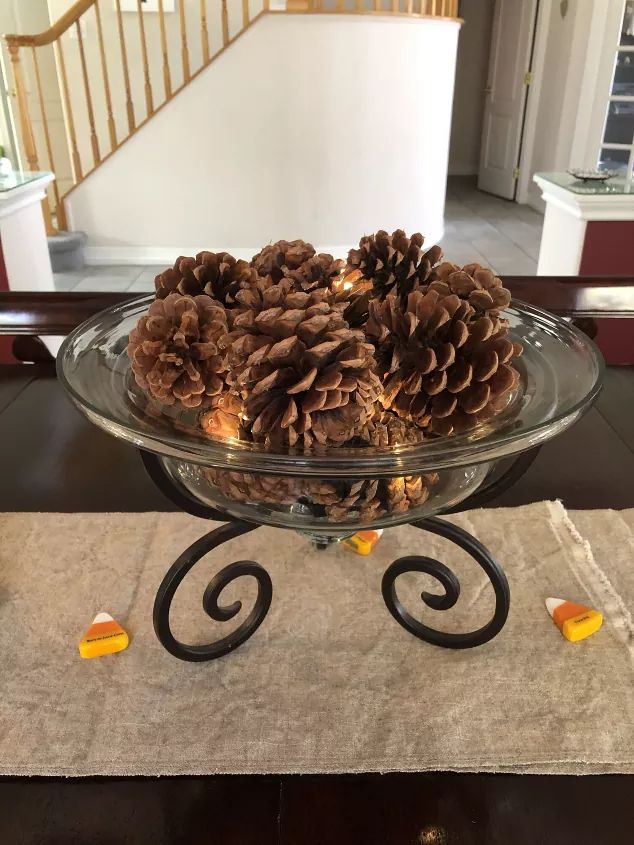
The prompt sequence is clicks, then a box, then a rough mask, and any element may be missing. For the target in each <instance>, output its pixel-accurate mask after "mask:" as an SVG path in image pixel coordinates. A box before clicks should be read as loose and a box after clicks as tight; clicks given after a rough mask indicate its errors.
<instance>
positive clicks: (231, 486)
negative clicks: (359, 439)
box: [57, 296, 603, 536]
mask: <svg viewBox="0 0 634 845" xmlns="http://www.w3.org/2000/svg"><path fill="white" fill-rule="evenodd" d="M152 299H153V297H152V296H147V297H143V298H140V299H135V300H131V301H129V302H126V303H124V304H122V305H118V306H115V307H113V308H109V309H107V310H106V311H102V312H101V313H99V314H96V315H95V316H94V317H92V318H91V319H90V320H87V321H86V322H85V323H83V324H82V325H81V326H79V327H78V328H77V329H76V330H75V331H74V332H73V333H72V334H71V335H69V336H68V337H67V338H66V340H65V341H64V343H63V345H62V347H61V349H60V352H59V355H58V358H57V367H58V375H59V378H60V380H61V382H62V384H63V385H64V387H65V388H66V390H67V391H68V392H69V394H70V396H71V397H72V399H73V401H74V402H75V403H76V404H77V406H78V407H79V408H80V410H81V411H82V412H83V413H84V414H85V415H86V416H87V417H88V418H89V419H90V420H91V421H92V422H94V423H95V424H96V425H98V426H100V427H101V428H103V429H105V430H106V431H108V432H109V433H111V434H113V435H114V436H116V437H119V438H121V439H123V440H126V441H128V442H130V443H132V444H134V445H135V446H138V447H139V448H141V449H145V450H147V451H149V452H153V453H155V454H158V455H159V456H160V459H161V461H162V464H163V468H164V470H165V471H166V472H167V473H168V475H169V476H170V478H171V479H172V481H173V482H174V484H176V485H177V486H178V487H179V488H180V489H181V491H184V492H186V493H187V494H188V495H189V497H190V498H193V499H194V500H196V501H198V502H202V503H204V504H207V505H210V506H212V507H214V508H217V509H218V510H221V511H223V512H225V513H227V514H229V515H231V516H233V517H237V518H240V519H246V520H250V521H253V522H258V523H266V524H270V525H277V526H281V527H284V528H295V529H298V530H301V531H303V532H305V533H308V534H312V535H320V534H321V535H328V536H345V535H346V534H350V533H353V532H354V531H356V530H359V528H362V527H366V528H368V527H379V526H387V525H395V524H399V523H402V522H410V521H413V520H415V519H420V518H422V517H425V516H429V515H431V514H434V513H438V512H440V511H442V510H447V509H449V508H451V507H455V506H456V505H457V504H459V503H460V502H461V501H463V500H464V499H466V498H467V497H468V496H469V495H471V494H472V493H473V492H475V490H477V488H478V487H479V486H480V485H481V484H482V483H483V482H484V480H485V479H486V478H487V475H488V473H489V472H490V471H491V469H492V467H493V466H494V464H495V463H496V462H497V461H500V460H501V459H503V458H508V457H510V456H514V455H517V454H519V453H520V452H523V451H526V450H528V449H531V448H533V447H534V446H537V445H540V444H541V443H544V442H545V441H546V440H548V439H550V438H551V437H553V436H555V435H556V434H559V433H561V432H562V431H564V430H565V429H567V428H569V427H570V426H571V425H572V424H573V423H574V422H575V421H576V420H577V419H578V418H579V417H580V416H581V415H582V414H583V412H584V411H585V410H586V409H587V408H588V407H589V406H590V405H591V403H592V401H593V400H594V398H595V397H596V395H597V394H598V392H599V389H600V385H601V377H602V370H603V361H602V358H601V355H600V353H599V352H598V350H597V348H596V347H595V346H594V344H593V343H592V341H591V340H590V339H589V338H587V337H586V336H585V335H583V334H581V333H580V332H579V331H577V329H575V328H574V327H573V326H572V325H571V324H570V323H569V322H567V321H566V320H563V319H560V318H557V317H554V316H553V315H551V314H549V313H547V312H545V311H542V310H540V309H538V308H534V307H532V306H530V305H526V304H524V303H521V302H516V301H513V302H512V303H511V305H510V307H509V308H508V309H507V310H506V311H505V313H504V317H505V318H506V319H507V320H508V322H509V334H510V337H511V339H512V340H513V341H519V342H520V343H521V344H522V346H523V347H524V354H523V355H522V357H521V358H519V359H518V360H517V361H514V366H515V367H516V369H517V370H518V371H519V373H520V383H519V386H518V388H517V389H516V391H515V392H514V393H513V395H512V396H511V398H510V401H509V403H508V405H507V407H506V408H505V410H504V411H503V412H502V413H500V414H499V415H498V416H496V417H494V418H493V419H491V420H489V421H488V422H486V423H483V424H481V425H479V426H478V427H477V428H475V429H474V430H472V431H470V432H468V433H466V434H454V435H451V436H449V437H437V438H433V437H428V438H425V439H424V440H422V442H417V443H414V444H411V443H409V444H398V445H392V446H386V447H374V446H355V447H339V448H337V447H327V448H322V449H321V451H319V452H314V453H308V454H307V453H305V452H301V451H296V450H292V449H288V450H287V451H286V452H284V453H281V452H279V453H278V452H272V451H269V450H267V449H266V448H265V447H264V446H262V445H260V444H256V443H252V442H247V441H244V440H239V439H237V438H235V437H228V438H224V439H222V438H219V437H215V438H214V437H211V436H209V435H207V434H206V433H205V432H204V431H203V430H202V429H201V428H200V427H199V426H198V413H197V412H195V411H181V412H175V411H174V410H173V409H172V408H164V407H160V406H158V405H156V404H153V403H152V402H150V401H148V399H147V397H146V396H145V395H144V394H143V393H142V391H141V390H140V389H139V388H138V387H137V385H136V383H135V381H134V377H133V375H132V372H131V368H130V362H129V359H128V355H127V352H126V346H127V340H128V334H129V332H130V330H131V329H132V327H133V326H134V325H135V324H136V322H137V320H138V318H139V317H140V316H141V315H142V314H143V313H144V312H145V311H146V310H147V308H148V307H149V305H150V303H151V301H152Z"/></svg>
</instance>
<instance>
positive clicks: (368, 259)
mask: <svg viewBox="0 0 634 845" xmlns="http://www.w3.org/2000/svg"><path fill="white" fill-rule="evenodd" d="M424 240H425V239H424V238H423V236H422V235H421V234H420V232H417V233H416V234H415V235H412V237H411V238H408V237H407V235H406V234H405V232H403V230H402V229H397V230H396V231H395V232H393V233H392V234H391V235H389V234H388V233H387V232H385V231H383V230H380V231H379V232H377V233H376V234H375V235H366V236H365V237H363V238H361V240H360V241H359V248H358V249H351V250H350V252H349V253H348V267H349V268H350V269H351V270H357V269H358V270H360V271H361V272H362V273H363V275H364V277H365V278H366V279H368V280H369V281H371V282H372V288H373V295H374V296H377V297H379V298H381V299H383V298H384V297H386V296H387V295H388V294H390V293H395V294H397V295H398V296H400V297H402V298H405V297H407V294H408V293H410V292H411V291H413V290H417V289H418V288H419V287H420V286H421V285H424V284H425V282H427V280H428V279H430V277H431V276H432V270H433V267H434V265H435V264H436V263H437V262H438V261H440V259H441V258H442V249H441V248H440V247H439V246H432V247H431V248H430V249H428V250H426V251H425V250H424V249H423V242H424Z"/></svg>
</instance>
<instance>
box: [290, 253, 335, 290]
mask: <svg viewBox="0 0 634 845" xmlns="http://www.w3.org/2000/svg"><path fill="white" fill-rule="evenodd" d="M345 266H346V262H345V261H342V260H341V259H340V258H333V257H332V255H329V254H328V253H325V252H320V253H319V254H318V255H313V256H312V258H308V259H307V260H306V261H304V263H303V264H301V265H300V266H299V267H298V268H297V269H296V270H288V271H287V272H286V273H285V277H286V278H287V279H290V280H291V281H292V282H293V286H294V287H295V289H296V290H305V291H311V290H315V289H316V288H330V286H331V285H332V283H333V282H334V281H335V280H337V279H340V278H341V277H342V274H343V271H344V269H345Z"/></svg>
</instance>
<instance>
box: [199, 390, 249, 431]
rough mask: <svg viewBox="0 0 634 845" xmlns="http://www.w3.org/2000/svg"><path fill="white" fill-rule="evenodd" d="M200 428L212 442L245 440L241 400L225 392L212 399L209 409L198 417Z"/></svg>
mask: <svg viewBox="0 0 634 845" xmlns="http://www.w3.org/2000/svg"><path fill="white" fill-rule="evenodd" d="M199 422H200V427H201V428H202V429H203V431H204V432H205V434H208V435H209V436H210V437H212V438H213V439H214V440H224V439H227V438H234V439H238V440H243V439H245V432H244V429H243V428H242V400H241V399H240V398H239V397H238V396H235V395H234V394H232V393H230V392H229V391H227V390H225V391H223V393H221V394H219V395H218V396H214V397H213V399H212V406H211V409H210V410H208V411H205V412H204V413H202V414H201V415H200V419H199Z"/></svg>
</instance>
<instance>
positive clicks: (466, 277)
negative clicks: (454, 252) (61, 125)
mask: <svg viewBox="0 0 634 845" xmlns="http://www.w3.org/2000/svg"><path fill="white" fill-rule="evenodd" d="M422 290H423V292H426V290H435V291H438V293H439V294H440V295H441V296H449V294H452V293H455V294H457V295H458V296H459V297H460V298H461V299H464V300H466V301H467V302H468V303H469V305H471V307H472V308H473V309H474V310H475V311H476V312H478V313H480V312H484V313H488V312H490V311H491V310H503V309H504V308H507V307H508V306H509V304H510V302H511V292H510V291H508V290H507V289H506V288H505V287H504V286H503V284H502V279H499V278H498V277H497V276H496V275H495V273H494V272H493V270H489V269H488V268H486V267H482V266H481V265H480V264H466V265H465V266H464V267H458V265H457V264H451V263H449V262H448V261H445V262H443V263H442V264H439V265H438V266H437V267H435V268H434V272H433V274H432V276H431V277H430V282H429V285H428V286H427V287H426V288H422Z"/></svg>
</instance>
